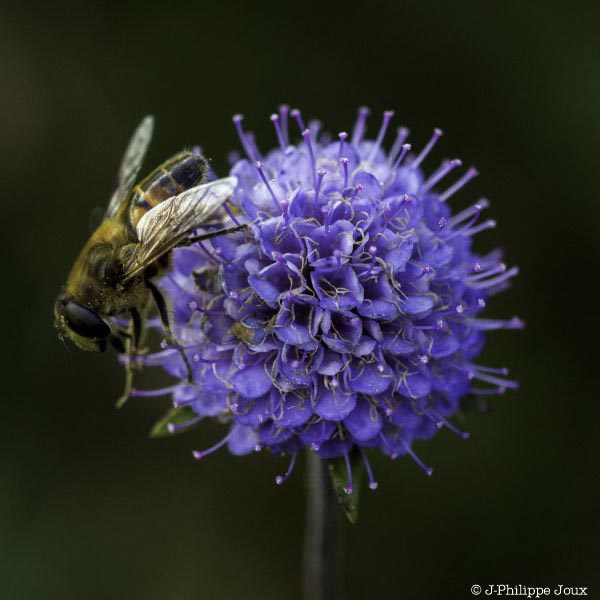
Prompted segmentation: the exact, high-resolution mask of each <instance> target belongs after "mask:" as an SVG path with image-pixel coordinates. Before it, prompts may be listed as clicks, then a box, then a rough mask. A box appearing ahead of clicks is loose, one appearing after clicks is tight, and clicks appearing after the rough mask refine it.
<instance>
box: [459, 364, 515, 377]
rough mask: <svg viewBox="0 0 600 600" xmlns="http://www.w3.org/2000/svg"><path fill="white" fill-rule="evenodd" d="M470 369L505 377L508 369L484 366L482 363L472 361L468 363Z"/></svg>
mask: <svg viewBox="0 0 600 600" xmlns="http://www.w3.org/2000/svg"><path fill="white" fill-rule="evenodd" d="M468 366H469V367H470V368H471V369H474V370H475V371H481V372H483V373H492V374H493V375H504V376H505V377H506V376H507V375H508V369H507V368H506V367H500V368H498V367H485V366H483V365H476V364H474V363H470V364H469V365H468Z"/></svg>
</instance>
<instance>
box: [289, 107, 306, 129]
mask: <svg viewBox="0 0 600 600" xmlns="http://www.w3.org/2000/svg"><path fill="white" fill-rule="evenodd" d="M290 115H292V117H293V118H294V120H295V121H296V123H298V127H300V131H304V130H305V129H306V127H304V121H303V120H302V113H301V112H300V111H299V110H298V109H297V108H293V109H292V110H291V112H290Z"/></svg>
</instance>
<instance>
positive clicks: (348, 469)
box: [344, 452, 354, 494]
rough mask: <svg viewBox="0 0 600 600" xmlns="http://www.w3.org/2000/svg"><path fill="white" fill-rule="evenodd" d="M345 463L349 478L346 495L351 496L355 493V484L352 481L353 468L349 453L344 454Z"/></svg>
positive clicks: (345, 490)
mask: <svg viewBox="0 0 600 600" xmlns="http://www.w3.org/2000/svg"><path fill="white" fill-rule="evenodd" d="M344 461H345V463H346V474H347V477H348V485H347V486H346V487H345V488H344V492H346V494H351V493H352V492H353V491H354V482H353V481H352V467H351V466H350V458H349V457H348V453H347V452H344Z"/></svg>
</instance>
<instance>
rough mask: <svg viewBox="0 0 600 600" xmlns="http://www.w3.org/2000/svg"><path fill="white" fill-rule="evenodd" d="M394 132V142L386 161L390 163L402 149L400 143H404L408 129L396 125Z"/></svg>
mask: <svg viewBox="0 0 600 600" xmlns="http://www.w3.org/2000/svg"><path fill="white" fill-rule="evenodd" d="M396 132H397V133H396V139H395V140H394V144H393V146H392V149H391V150H390V155H389V157H388V163H389V164H390V165H391V164H392V163H393V162H394V160H395V159H396V156H397V154H398V152H400V150H401V149H402V144H404V142H405V141H406V138H407V137H408V135H409V133H410V130H409V129H408V128H406V127H398V129H396Z"/></svg>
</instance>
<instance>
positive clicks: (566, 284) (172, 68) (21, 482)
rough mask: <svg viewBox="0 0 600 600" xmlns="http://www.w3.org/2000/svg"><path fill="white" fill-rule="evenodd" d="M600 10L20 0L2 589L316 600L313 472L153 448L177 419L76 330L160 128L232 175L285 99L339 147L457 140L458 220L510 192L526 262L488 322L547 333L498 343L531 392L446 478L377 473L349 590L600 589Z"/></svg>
mask: <svg viewBox="0 0 600 600" xmlns="http://www.w3.org/2000/svg"><path fill="white" fill-rule="evenodd" d="M599 17H600V9H599V5H598V3H592V2H590V3H589V4H585V3H582V2H570V3H564V2H539V3H537V2H536V3H534V2H525V3H520V2H508V3H507V2H496V1H494V2H480V3H474V2H468V1H466V0H455V1H454V2H451V3H450V2H448V3H436V2H427V1H420V2H418V1H408V2H402V3H400V2H396V1H387V2H373V1H372V2H369V3H364V4H362V5H359V4H352V3H349V2H347V3H339V4H326V3H323V4H309V3H306V2H305V3H299V2H295V3H292V2H288V3H283V2H282V3H278V4H273V5H270V4H267V3H252V4H250V3H244V2H214V3H202V2H195V3H188V4H186V3H181V2H170V3H162V2H152V1H150V2H146V3H144V4H143V6H142V5H140V6H138V5H136V4H134V3H131V4H128V3H114V4H113V5H110V4H108V3H102V4H101V3H95V4H94V3H87V4H86V3H74V4H61V3H58V4H56V3H52V4H49V5H48V6H47V7H46V8H36V9H35V10H34V9H33V8H27V7H26V6H25V5H24V4H21V5H20V7H19V8H17V7H16V6H15V5H14V3H13V4H11V5H9V4H8V3H3V4H2V5H1V7H0V72H1V75H2V86H1V91H0V152H1V154H2V156H1V159H2V161H1V163H0V164H1V165H2V167H1V171H2V182H3V183H2V193H1V195H0V204H1V206H2V235H1V236H0V250H1V255H2V257H3V259H4V260H3V274H2V282H3V284H2V288H3V293H2V313H1V314H2V317H3V336H2V339H3V343H2V344H1V346H0V352H1V353H2V355H1V357H0V358H1V361H0V365H1V369H2V382H3V386H2V388H3V389H2V428H1V433H0V481H1V487H0V597H1V598H3V599H4V598H7V599H10V600H12V599H19V600H20V599H36V600H37V599H40V598H44V599H54V598H57V599H75V598H77V599H78V598H89V599H92V600H95V599H106V598H111V599H112V598H115V599H121V598H123V599H125V598H127V599H131V598H143V599H145V600H155V599H156V600H159V599H160V600H164V599H168V600H188V599H189V600H192V599H197V598H210V599H215V600H219V599H230V598H236V597H240V598H248V599H258V598H260V599H261V600H267V599H269V598H273V599H275V598H290V599H298V598H300V578H301V572H300V569H301V550H302V532H303V520H304V495H303V472H302V467H301V468H300V469H299V470H298V472H297V473H296V474H295V475H294V477H293V478H292V479H291V480H290V481H289V482H288V483H286V485H285V486H283V487H281V488H279V487H277V486H275V485H274V483H273V479H274V476H275V475H276V474H278V473H281V472H283V471H284V470H285V466H286V464H287V462H286V461H282V460H279V459H276V458H274V457H272V456H269V455H266V454H261V455H252V456H249V457H245V458H236V457H232V456H230V455H228V453H227V452H221V453H218V454H216V455H214V456H212V457H211V458H210V459H207V460H206V461H204V462H201V463H198V462H196V461H194V460H193V459H192V457H191V454H190V450H191V449H192V448H203V447H206V446H208V445H211V444H212V443H214V442H215V441H216V440H217V439H219V438H220V436H221V431H222V430H221V428H219V427H218V426H215V425H212V424H207V425H206V426H204V427H201V428H200V429H198V430H196V432H195V433H190V434H187V435H184V436H180V437H177V438H175V439H170V440H160V441H152V440H149V439H148V438H147V431H148V429H149V428H150V426H151V424H152V423H153V422H154V420H155V419H156V417H157V416H159V415H160V414H161V413H162V412H164V410H165V408H166V405H167V403H168V400H167V399H166V398H155V399H140V400H134V401H131V402H130V403H129V404H128V405H127V406H126V407H125V408H124V409H123V410H121V411H117V410H115V409H114V400H115V399H116V398H117V396H118V395H119V393H120V391H121V386H122V378H123V374H122V372H121V369H120V368H119V367H118V366H117V365H116V364H115V363H116V361H115V356H114V354H112V353H107V354H106V355H104V356H101V357H99V356H94V355H84V354H83V353H78V352H75V351H68V350H67V349H65V347H64V346H63V345H61V344H60V343H59V341H58V339H57V338H56V335H55V332H54V330H53V328H52V314H51V311H52V306H53V301H54V298H55V296H56V294H57V292H58V290H59V288H60V286H61V285H62V284H63V282H64V280H65V277H66V275H67V272H68V270H69V268H70V265H71V262H72V260H73V259H74V257H75V255H76V253H77V252H78V251H79V248H80V246H81V245H82V244H83V242H84V241H85V240H86V238H87V236H88V234H89V225H88V223H89V215H90V213H91V212H92V210H93V209H94V207H96V206H101V205H103V204H104V203H105V202H106V200H107V198H108V194H109V192H110V190H111V186H112V183H113V178H114V175H115V171H116V168H117V165H118V162H119V159H120V156H121V153H122V151H123V148H124V146H125V144H126V142H127V140H128V138H129V136H130V134H131V132H132V131H133V128H134V126H135V125H136V124H137V123H138V121H139V120H140V118H141V117H142V116H143V115H144V114H146V113H153V114H154V115H155V116H156V119H157V128H156V131H155V138H154V143H153V145H152V147H151V150H150V153H149V160H148V163H147V164H148V165H154V164H156V163H158V162H159V161H162V160H163V159H165V158H166V157H167V156H169V155H170V154H172V153H174V152H175V151H177V150H179V149H180V148H182V147H183V146H185V145H190V144H194V143H198V144H201V145H202V146H203V147H204V149H205V151H206V153H207V154H208V156H210V157H211V158H213V164H214V166H215V168H216V170H217V172H219V173H221V174H223V173H225V172H226V168H227V166H226V165H227V163H226V156H227V153H228V151H230V150H231V149H236V148H237V147H238V141H237V139H236V136H235V133H234V130H233V126H232V124H231V115H232V114H234V113H236V112H243V113H244V114H245V115H246V123H247V126H248V127H250V128H251V129H253V130H255V131H256V133H257V135H258V140H259V143H260V144H261V145H262V147H263V148H266V147H268V146H271V145H273V144H275V137H274V135H273V132H272V129H271V124H270V122H269V119H268V117H269V115H270V113H271V112H272V111H273V110H274V109H275V108H276V107H277V105H278V104H279V103H281V102H288V103H290V104H292V105H293V106H299V107H300V108H302V109H303V112H304V115H305V116H306V117H313V116H314V117H319V118H320V119H321V120H322V121H323V122H324V124H325V127H326V128H327V129H329V130H331V131H333V132H337V131H339V130H343V129H349V128H350V127H351V125H352V123H353V120H354V116H355V112H356V108H357V107H358V106H359V105H361V104H366V105H369V106H370V107H371V108H372V109H373V111H374V113H376V114H378V113H380V112H381V111H383V110H384V109H387V108H393V109H395V110H396V117H395V123H396V124H400V123H403V124H407V125H409V126H410V127H411V130H412V132H413V135H412V140H413V141H414V142H415V143H416V144H417V145H420V144H423V143H424V142H425V141H426V140H427V139H428V136H429V135H430V132H431V128H432V127H433V126H440V127H442V128H443V129H444V131H445V136H444V138H443V139H442V142H441V143H440V144H439V146H438V148H437V149H436V151H435V156H434V157H433V158H431V159H429V160H428V162H427V164H426V166H427V168H428V169H432V168H433V167H435V166H436V165H437V160H439V159H440V158H442V157H444V156H448V157H454V156H459V157H461V158H463V160H464V163H465V164H466V165H470V164H475V165H476V166H477V167H478V168H479V170H480V172H481V176H480V177H479V178H478V179H477V180H475V182H474V183H473V184H471V185H470V186H469V187H468V191H467V190H466V191H464V192H462V193H461V194H460V195H459V196H458V197H457V198H456V199H455V200H454V201H453V204H454V206H455V207H463V206H465V205H466V204H467V203H468V202H471V201H473V200H474V199H476V198H477V197H478V196H479V195H486V196H487V197H489V198H490V199H491V201H492V208H491V210H490V211H489V215H490V216H492V217H493V218H495V219H497V220H498V222H499V227H498V228H497V229H496V230H494V231H492V232H489V233H486V234H482V235H481V236H480V238H479V239H478V243H479V248H482V249H486V248H489V249H491V248H492V247H495V246H496V245H501V246H503V247H504V248H505V249H506V250H507V259H508V262H509V263H517V264H519V266H520V267H521V275H520V276H519V277H518V279H517V281H516V283H515V285H514V286H513V287H512V288H511V289H510V290H509V291H508V292H506V293H504V294H502V295H501V296H500V297H497V298H496V299H495V300H494V301H493V303H492V305H491V307H490V313H491V314H492V315H497V316H506V317H509V316H512V315H513V314H518V315H519V316H521V317H523V318H524V319H525V320H526V321H527V329H526V330H525V331H524V332H500V333H497V334H495V335H492V336H491V337H490V343H489V345H488V349H487V350H486V352H485V356H484V358H483V359H482V362H483V363H484V364H493V365H497V366H502V365H507V366H509V367H511V371H512V374H513V375H514V376H515V377H516V378H517V379H519V380H520V381H521V383H522V387H521V390H520V391H519V392H518V393H510V394H507V395H506V396H505V397H500V398H497V399H495V400H494V401H493V411H492V413H491V414H485V415H482V414H470V415H468V417H467V419H466V421H465V422H463V423H461V426H463V427H464V428H466V429H468V430H469V431H471V433H472V438H471V440H469V441H468V442H464V441H462V440H460V439H459V438H457V437H455V436H453V435H452V434H451V433H449V432H448V431H442V432H440V434H439V435H438V436H437V437H436V439H434V440H433V441H431V442H428V443H426V444H425V443H421V444H418V445H417V451H418V452H419V454H420V455H421V456H422V457H423V458H424V459H425V460H426V462H428V463H429V464H431V465H433V466H434V467H435V468H436V473H435V475H434V476H433V477H432V478H427V477H425V476H424V475H423V473H422V472H421V471H420V470H419V469H418V468H417V467H416V466H415V465H414V464H413V463H412V462H411V461H410V460H408V459H402V460H398V461H396V462H395V463H391V462H390V461H389V460H387V459H385V458H383V457H381V456H377V455H374V456H373V457H372V462H373V466H374V468H375V470H376V474H377V477H378V480H379V482H380V487H379V489H378V490H377V491H376V492H369V491H368V490H363V498H362V510H361V515H360V518H359V521H358V524H357V525H356V526H354V527H350V526H347V527H345V534H344V535H345V540H346V547H347V551H346V558H345V563H346V573H347V576H346V583H347V598H348V599H350V600H356V599H361V598H367V597H368V598H425V599H429V598H441V597H443V598H451V599H454V598H468V597H470V592H469V589H470V587H471V585H473V584H480V585H482V586H485V585H488V584H490V583H507V584H512V585H515V584H518V583H521V584H527V585H549V586H552V585H554V584H558V583H562V584H564V585H573V586H575V585H578V586H588V587H590V588H592V590H591V591H592V597H594V594H595V597H600V576H599V575H598V562H599V559H600V556H599V552H598V549H597V548H598V534H599V533H600V531H599V527H598V506H599V500H600V494H599V491H600V484H599V469H598V467H599V464H598V463H599V461H598V450H599V445H598V433H599V426H598V422H599V418H598V404H597V402H598V384H597V381H598V368H597V365H596V364H595V360H597V359H598V353H597V350H596V346H595V341H596V339H597V324H598V317H597V304H596V303H597V292H596V288H597V286H596V285H595V284H594V283H593V282H594V279H593V276H595V275H594V274H595V273H596V269H597V265H598V258H599V257H598V254H599V253H598V233H599V226H598V223H599V219H600V209H599V202H600V198H599V197H598V191H599V185H598V166H597V163H598V151H599V149H600V75H599V74H600V42H599V36H598V31H599V27H600V24H599ZM378 123H379V117H378V116H375V117H374V118H373V119H372V121H371V127H370V133H371V134H373V132H374V130H375V128H376V127H378ZM594 367H595V369H594ZM159 381H162V379H161V375H160V373H149V374H147V375H145V376H144V380H143V381H142V382H141V383H143V384H145V385H147V386H148V387H149V386H150V385H152V384H155V383H158V382H159Z"/></svg>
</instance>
